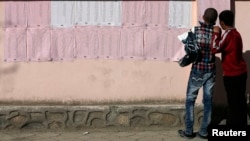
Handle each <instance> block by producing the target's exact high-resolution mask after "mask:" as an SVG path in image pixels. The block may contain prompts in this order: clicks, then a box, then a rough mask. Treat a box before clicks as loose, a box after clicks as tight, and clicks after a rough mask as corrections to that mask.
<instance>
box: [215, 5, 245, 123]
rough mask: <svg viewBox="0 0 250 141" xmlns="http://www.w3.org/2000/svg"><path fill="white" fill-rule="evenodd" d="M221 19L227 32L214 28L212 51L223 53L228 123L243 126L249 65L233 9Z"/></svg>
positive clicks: (220, 16) (220, 17)
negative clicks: (235, 24) (235, 22)
mask: <svg viewBox="0 0 250 141" xmlns="http://www.w3.org/2000/svg"><path fill="white" fill-rule="evenodd" d="M219 21H220V26H221V28H222V29H223V30H224V31H225V32H224V34H223V35H222V36H221V30H220V28H219V27H215V28H214V35H213V38H214V39H213V46H212V52H213V53H221V55H222V56H221V59H222V69H223V82H224V87H225V90H226V93H227V102H228V110H229V111H228V112H229V114H228V118H227V122H226V125H228V126H231V127H242V126H246V125H247V99H246V81H247V65H246V62H245V60H244V59H243V55H242V50H243V43H242V38H241V35H240V33H239V32H238V31H237V30H236V28H235V27H234V13H233V12H232V11H230V10H224V11H222V12H221V13H220V15H219Z"/></svg>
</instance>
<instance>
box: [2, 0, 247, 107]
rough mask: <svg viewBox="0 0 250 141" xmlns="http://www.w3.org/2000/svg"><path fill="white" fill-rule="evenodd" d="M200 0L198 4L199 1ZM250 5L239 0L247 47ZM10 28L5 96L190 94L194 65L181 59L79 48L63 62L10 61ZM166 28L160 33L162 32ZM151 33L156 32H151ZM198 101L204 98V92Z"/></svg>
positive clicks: (85, 98)
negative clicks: (96, 53)
mask: <svg viewBox="0 0 250 141" xmlns="http://www.w3.org/2000/svg"><path fill="white" fill-rule="evenodd" d="M194 5H196V4H195V3H194ZM249 5H250V2H236V14H237V15H236V17H237V18H236V26H237V27H238V29H239V31H240V32H241V33H242V36H243V40H244V46H245V50H249V48H250V42H249V41H248V40H247V39H248V33H249V32H250V31H249V30H250V29H249V27H248V26H247V23H248V22H246V21H245V20H247V19H246V18H245V17H244V15H245V13H246V12H247V8H248V7H249ZM3 7H4V6H3V4H2V3H0V9H1V12H0V13H1V14H0V25H3V21H4V20H3V19H4V10H3ZM193 14H197V13H193ZM194 21H195V20H194ZM194 23H195V22H194ZM1 27H3V26H1ZM4 33H5V31H4V29H3V28H1V30H0V52H2V54H0V58H1V60H2V61H0V100H1V101H12V100H21V101H22V100H24V101H26V100H28V101H68V102H70V101H83V102H84V101H116V100H122V101H134V100H137V101H138V100H139V101H140V100H145V99H151V100H155V99H157V100H159V99H161V100H173V99H184V98H185V91H186V85H187V78H188V74H189V70H190V68H189V67H187V68H180V67H179V66H178V64H177V63H176V62H172V61H166V60H151V59H148V60H138V59H123V60H116V59H106V58H99V59H94V58H84V55H83V54H78V55H79V57H82V59H76V60H71V61H63V62H61V61H55V62H47V61H45V62H39V61H37V62H36V61H31V62H8V63H7V62H4V54H3V53H4V40H3V35H4ZM150 33H151V32H150ZM161 34H164V33H161ZM161 34H159V35H158V36H161ZM28 36H29V35H28ZM147 36H150V34H148V35H147ZM146 38H147V37H146ZM148 38H151V37H148ZM149 43H150V42H149ZM160 43H161V42H160ZM150 44H153V43H152V42H151V43H150ZM162 44H163V43H162ZM145 49H146V50H150V49H148V48H145ZM31 51H32V50H31ZM160 52H161V51H160ZM28 53H29V52H28ZM156 53H157V52H156ZM157 55H158V56H160V55H161V54H160V53H158V54H157ZM40 56H46V53H44V54H40ZM40 56H39V57H40ZM152 56H153V55H152ZM153 57H154V56H153ZM34 58H36V56H34ZM198 103H201V97H200V95H199V100H198Z"/></svg>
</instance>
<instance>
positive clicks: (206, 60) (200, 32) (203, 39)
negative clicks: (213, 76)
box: [192, 22, 216, 73]
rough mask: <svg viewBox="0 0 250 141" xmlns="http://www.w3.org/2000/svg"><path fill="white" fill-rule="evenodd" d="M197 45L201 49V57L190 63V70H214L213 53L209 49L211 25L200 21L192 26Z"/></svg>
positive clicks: (211, 32) (211, 33)
mask: <svg viewBox="0 0 250 141" xmlns="http://www.w3.org/2000/svg"><path fill="white" fill-rule="evenodd" d="M194 33H195V38H196V40H197V45H198V46H199V47H200V49H201V54H202V58H201V60H200V61H199V62H197V63H193V64H192V71H195V72H204V73H207V72H215V69H216V68H215V55H214V54H213V53H212V51H211V46H212V36H213V25H207V24H205V23H202V22H200V26H195V27H194Z"/></svg>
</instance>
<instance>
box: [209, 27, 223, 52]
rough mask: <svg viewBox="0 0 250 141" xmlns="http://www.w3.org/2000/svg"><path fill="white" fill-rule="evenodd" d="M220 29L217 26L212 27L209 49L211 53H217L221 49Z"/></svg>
mask: <svg viewBox="0 0 250 141" xmlns="http://www.w3.org/2000/svg"><path fill="white" fill-rule="evenodd" d="M221 44H222V43H221V29H220V28H219V27H218V26H215V27H214V33H213V36H212V44H211V49H212V53H214V54H215V53H218V52H220V50H221Z"/></svg>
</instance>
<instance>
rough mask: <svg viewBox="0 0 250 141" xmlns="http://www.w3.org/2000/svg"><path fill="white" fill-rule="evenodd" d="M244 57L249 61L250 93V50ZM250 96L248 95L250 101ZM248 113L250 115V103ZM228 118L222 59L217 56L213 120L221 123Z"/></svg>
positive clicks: (249, 85) (249, 82)
mask: <svg viewBox="0 0 250 141" xmlns="http://www.w3.org/2000/svg"><path fill="white" fill-rule="evenodd" d="M243 58H244V59H245V61H246V63H247V69H248V78H247V87H246V94H248V95H249V93H250V51H246V52H245V53H243ZM249 100H250V98H249V97H248V101H249ZM248 115H249V117H250V103H248ZM226 118H227V96H226V91H225V88H224V84H223V76H222V65H221V59H220V58H219V57H216V79H215V90H214V95H213V112H212V121H211V123H212V124H214V125H217V124H219V123H220V122H221V121H222V120H223V119H226Z"/></svg>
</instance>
